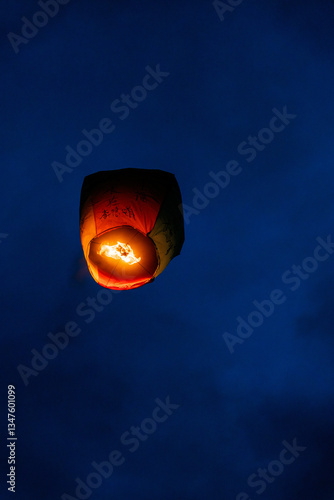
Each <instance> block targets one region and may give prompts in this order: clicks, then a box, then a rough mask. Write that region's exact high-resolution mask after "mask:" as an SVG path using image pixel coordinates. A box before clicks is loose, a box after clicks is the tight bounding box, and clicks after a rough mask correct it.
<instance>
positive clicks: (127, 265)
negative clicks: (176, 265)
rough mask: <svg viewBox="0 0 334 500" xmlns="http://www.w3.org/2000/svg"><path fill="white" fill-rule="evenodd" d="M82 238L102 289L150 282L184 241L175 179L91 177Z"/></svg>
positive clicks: (114, 173)
mask: <svg viewBox="0 0 334 500" xmlns="http://www.w3.org/2000/svg"><path fill="white" fill-rule="evenodd" d="M80 236H81V244H82V248H83V251H84V255H85V259H86V262H87V265H88V269H89V271H90V273H91V275H92V276H93V278H94V279H95V281H96V282H97V283H99V285H101V286H103V287H105V288H111V289H114V290H116V289H117V290H128V289H131V288H137V287H139V286H142V285H145V284H146V283H150V282H151V281H153V280H154V278H156V276H158V275H159V274H160V273H161V272H162V271H163V270H164V269H165V267H166V266H167V265H168V264H169V262H170V261H171V260H172V259H173V258H174V257H176V256H177V255H179V254H180V251H181V248H182V245H183V242H184V223H183V214H182V199H181V193H180V189H179V186H178V183H177V181H176V178H175V176H174V175H173V174H170V173H168V172H164V171H162V170H146V169H136V168H125V169H122V170H111V171H102V172H96V173H95V174H92V175H88V176H87V177H85V179H84V182H83V185H82V189H81V199H80Z"/></svg>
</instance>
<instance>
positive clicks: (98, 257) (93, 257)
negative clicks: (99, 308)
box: [88, 226, 158, 290]
mask: <svg viewBox="0 0 334 500" xmlns="http://www.w3.org/2000/svg"><path fill="white" fill-rule="evenodd" d="M88 264H89V267H90V271H91V273H92V275H93V277H94V279H95V280H96V281H97V282H98V283H99V284H100V285H102V286H104V287H106V288H111V289H120V290H122V289H129V288H137V287H139V286H142V285H145V284H146V283H148V282H150V281H152V280H153V276H154V273H155V271H156V270H157V267H158V257H157V252H156V248H155V245H154V243H153V241H152V240H151V238H149V237H148V236H146V235H144V234H143V233H141V232H139V231H137V230H136V229H134V228H133V227H131V226H123V227H118V228H115V229H112V230H109V231H106V232H104V233H102V234H100V235H98V236H96V237H95V238H93V239H92V240H91V242H90V246H89V252H88ZM91 267H92V268H93V269H94V274H95V276H94V274H93V272H92V269H91Z"/></svg>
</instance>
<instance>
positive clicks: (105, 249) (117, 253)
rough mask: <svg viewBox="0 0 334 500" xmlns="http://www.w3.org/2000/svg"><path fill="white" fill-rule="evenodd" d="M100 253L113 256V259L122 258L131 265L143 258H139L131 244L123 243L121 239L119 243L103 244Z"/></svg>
mask: <svg viewBox="0 0 334 500" xmlns="http://www.w3.org/2000/svg"><path fill="white" fill-rule="evenodd" d="M98 253H99V254H100V255H105V256H106V257H111V258H112V259H117V260H118V259H122V260H124V262H126V263H127V264H129V265H130V266H132V265H133V264H137V262H139V261H140V260H141V257H139V258H138V259H137V258H136V257H135V254H134V253H133V250H132V248H131V247H130V245H127V244H126V243H121V242H120V241H118V242H117V245H101V248H100V251H99V252H98Z"/></svg>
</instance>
